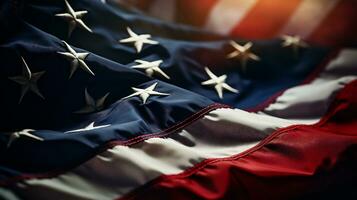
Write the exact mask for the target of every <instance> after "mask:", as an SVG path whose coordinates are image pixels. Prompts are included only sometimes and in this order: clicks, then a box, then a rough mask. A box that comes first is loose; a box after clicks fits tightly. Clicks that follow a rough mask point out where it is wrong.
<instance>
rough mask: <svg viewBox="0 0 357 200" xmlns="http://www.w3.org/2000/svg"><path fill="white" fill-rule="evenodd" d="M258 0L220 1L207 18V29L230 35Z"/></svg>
mask: <svg viewBox="0 0 357 200" xmlns="http://www.w3.org/2000/svg"><path fill="white" fill-rule="evenodd" d="M257 1H258V0H220V1H219V2H217V4H216V5H215V6H214V7H213V9H212V11H211V13H210V15H209V16H208V18H207V21H206V24H205V26H204V28H205V29H207V30H210V31H215V32H217V33H220V34H228V33H229V32H231V30H232V29H233V28H234V27H235V26H236V25H237V24H239V23H240V22H241V20H242V19H243V18H244V16H245V15H246V14H247V13H248V12H249V11H250V10H251V8H252V7H253V6H254V5H255V4H256V3H257Z"/></svg>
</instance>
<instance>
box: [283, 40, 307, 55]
mask: <svg viewBox="0 0 357 200" xmlns="http://www.w3.org/2000/svg"><path fill="white" fill-rule="evenodd" d="M282 39H283V40H284V41H283V43H282V44H281V45H282V46H283V47H291V48H292V49H293V51H294V55H295V56H297V55H298V52H299V48H305V47H308V46H309V45H308V44H307V43H305V42H304V41H303V40H302V39H301V38H300V37H299V36H297V35H296V36H289V35H283V36H282Z"/></svg>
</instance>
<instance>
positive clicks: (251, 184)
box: [122, 81, 357, 200]
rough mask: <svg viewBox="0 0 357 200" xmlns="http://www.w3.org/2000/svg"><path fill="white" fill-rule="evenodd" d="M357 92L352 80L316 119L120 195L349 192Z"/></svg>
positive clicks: (355, 152)
mask: <svg viewBox="0 0 357 200" xmlns="http://www.w3.org/2000/svg"><path fill="white" fill-rule="evenodd" d="M356 93H357V81H354V82H352V83H350V84H348V85H347V86H346V87H345V88H344V89H343V90H342V91H341V92H340V93H339V94H338V95H337V97H336V99H335V101H334V103H333V104H332V105H331V107H330V109H329V112H328V114H327V115H325V117H324V118H323V119H322V120H321V121H320V122H319V123H317V124H315V125H295V126H291V127H288V128H284V129H280V130H278V131H277V132H275V133H273V134H272V135H270V136H269V137H267V138H266V139H265V140H263V141H262V142H261V143H260V144H259V145H257V146H255V147H254V148H252V149H250V150H248V151H246V152H243V153H241V154H238V155H235V156H233V157H229V158H224V159H208V160H206V161H204V162H202V163H200V164H198V165H196V166H195V167H193V168H191V169H189V170H186V171H185V172H183V173H181V174H178V175H171V176H161V177H160V178H158V179H155V180H153V181H151V182H149V183H148V184H146V185H145V186H143V187H141V188H139V189H137V190H135V191H134V192H132V193H131V194H129V195H127V196H125V197H123V198H122V199H274V200H276V199H292V198H294V199H306V198H309V199H310V198H313V197H315V198H319V199H320V198H321V197H327V198H328V199H330V198H333V196H330V195H333V194H338V195H339V197H340V199H341V198H342V199H344V198H346V197H350V196H348V195H350V194H351V192H354V191H355V180H356V178H357V171H356V167H357V115H356V113H357V95H355V94H356ZM354 195H355V197H357V195H356V193H354Z"/></svg>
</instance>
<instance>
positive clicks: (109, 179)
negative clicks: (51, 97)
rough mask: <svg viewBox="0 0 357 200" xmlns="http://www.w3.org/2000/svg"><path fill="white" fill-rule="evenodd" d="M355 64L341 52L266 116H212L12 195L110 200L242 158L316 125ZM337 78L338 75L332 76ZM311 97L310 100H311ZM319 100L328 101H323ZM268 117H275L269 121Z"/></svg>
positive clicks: (233, 112) (230, 112)
mask: <svg viewBox="0 0 357 200" xmlns="http://www.w3.org/2000/svg"><path fill="white" fill-rule="evenodd" d="M355 58H357V51H352V50H345V51H343V52H341V54H340V55H339V57H338V58H337V59H335V60H334V61H332V62H331V63H330V64H329V65H328V67H327V68H326V71H325V72H324V73H322V74H321V76H320V77H318V78H317V79H316V80H315V81H314V82H313V83H312V84H308V85H306V86H302V87H305V88H303V89H301V86H299V87H295V88H292V89H291V90H290V91H287V92H285V93H284V94H283V95H282V97H281V99H282V100H278V102H276V103H275V104H272V106H271V107H269V108H268V109H266V111H265V112H266V113H259V114H256V113H248V112H245V111H242V110H238V109H218V110H214V111H211V112H210V113H209V114H207V115H206V116H205V117H204V118H202V119H200V120H198V121H196V122H195V123H193V124H191V125H190V126H188V127H186V128H185V130H182V131H181V132H179V133H176V134H172V135H171V136H170V137H169V138H151V139H148V140H145V141H143V142H141V143H138V144H136V145H133V146H130V147H126V146H116V147H114V148H113V149H109V150H107V151H105V152H104V153H101V154H100V155H97V156H96V157H94V158H92V159H91V160H89V161H88V162H86V163H84V164H82V165H81V166H79V167H78V168H76V169H74V170H72V171H70V172H68V173H65V174H63V175H60V176H58V177H55V178H52V179H40V180H35V179H34V180H27V181H24V182H23V183H21V184H20V185H18V187H17V188H16V189H15V191H16V192H17V193H18V194H20V196H26V197H28V198H30V199H53V198H54V197H56V199H113V198H118V197H120V196H122V195H123V194H126V193H127V192H129V191H131V190H133V189H135V188H136V187H139V186H141V185H143V184H145V183H147V182H148V181H150V180H152V179H154V178H156V177H158V176H160V175H163V174H177V173H180V172H182V171H184V170H186V169H188V168H190V167H192V166H194V165H195V164H197V163H199V162H201V161H202V160H204V159H207V158H223V157H228V156H231V155H235V154H238V153H241V152H243V151H245V150H247V149H249V148H252V147H253V146H255V145H256V144H257V143H258V142H259V141H261V140H262V139H263V138H265V137H266V136H267V135H269V134H271V133H272V132H274V131H275V130H277V129H278V128H281V127H286V126H289V125H293V124H299V123H303V124H309V123H313V122H316V120H318V118H320V117H321V115H322V114H323V112H324V111H325V110H326V108H327V106H328V104H329V103H330V101H331V99H332V98H333V96H334V95H333V94H335V93H336V91H337V90H338V89H340V88H341V86H342V84H346V83H347V82H348V81H351V80H352V78H345V77H346V76H349V75H350V74H353V73H357V70H356V69H357V65H353V64H352V63H357V59H355ZM336 72H337V74H338V75H335V73H336ZM336 79H339V80H344V81H343V82H342V81H336ZM347 80H348V81H347ZM316 84H317V85H316ZM316 86H317V87H320V88H321V89H322V90H323V91H324V92H323V93H324V94H323V95H321V98H320V97H317V96H320V95H319V94H317V93H316V91H315V90H314V89H312V88H315V87H316ZM321 86H324V87H323V88H322V87H321ZM286 95H287V96H286ZM309 96H312V97H313V98H310V99H309ZM279 98H280V97H279ZM322 98H328V99H330V100H328V101H323V100H322ZM289 101H291V102H292V103H289ZM314 101H317V102H319V104H321V106H316V108H315V107H312V105H313V106H315V105H316V103H314ZM296 105H305V106H308V107H309V108H310V109H306V110H304V113H303V114H301V112H299V111H298V110H297V109H296ZM284 109H288V110H289V112H293V113H295V114H292V115H291V116H289V117H292V118H294V117H297V118H298V119H296V120H293V119H289V120H287V119H281V118H278V117H275V116H281V115H286V113H284ZM320 109H321V110H323V111H321V110H320ZM309 112H312V113H313V114H309ZM270 113H272V114H273V115H275V116H269V115H267V114H270ZM311 118H313V120H310V119H311Z"/></svg>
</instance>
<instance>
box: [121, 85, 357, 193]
mask: <svg viewBox="0 0 357 200" xmlns="http://www.w3.org/2000/svg"><path fill="white" fill-rule="evenodd" d="M355 85H357V81H353V82H351V83H349V84H347V85H346V86H345V87H344V88H343V89H342V90H341V91H340V92H339V93H338V94H337V95H336V97H335V100H334V101H333V102H332V103H331V106H330V107H331V108H333V107H335V106H336V103H337V99H338V97H339V96H341V95H342V94H343V91H344V90H346V88H349V87H353V86H355ZM334 114H335V111H334V110H331V109H329V112H328V113H326V114H325V116H323V117H322V118H321V119H320V120H319V121H318V122H317V123H315V124H312V125H301V124H300V125H299V124H298V125H291V126H288V127H285V128H281V129H278V130H276V131H275V132H273V133H272V134H270V135H269V136H268V137H266V138H264V139H263V140H262V141H260V142H259V143H258V144H257V145H255V146H254V147H252V148H250V149H247V150H245V151H243V152H241V153H239V154H236V155H232V156H229V157H226V158H211V159H206V160H203V161H202V162H200V163H198V164H196V165H194V166H193V167H191V168H188V169H186V170H185V171H183V172H181V173H179V174H174V175H161V176H159V177H157V178H155V179H153V180H152V181H149V182H147V183H146V184H144V185H143V186H140V187H139V188H136V189H134V190H133V191H132V192H129V193H127V194H126V195H124V196H122V197H119V198H116V200H129V199H133V198H134V197H138V196H140V195H142V194H143V192H144V191H145V190H148V189H150V187H153V186H154V185H156V184H158V183H159V182H161V181H164V180H165V179H171V178H186V177H188V176H191V175H193V174H194V173H197V172H198V171H199V170H201V169H203V168H204V167H206V166H207V165H208V164H212V163H217V162H222V161H232V160H239V159H240V158H242V157H245V156H247V155H249V154H251V153H253V152H255V151H258V150H259V149H261V148H262V147H264V146H265V145H266V144H267V143H269V142H271V141H272V140H273V139H275V138H276V137H278V136H280V135H282V134H283V133H286V132H288V131H291V130H294V129H297V128H301V127H318V126H321V125H323V124H325V123H326V122H327V120H328V119H330V118H331V117H332V116H333V115H334Z"/></svg>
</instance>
